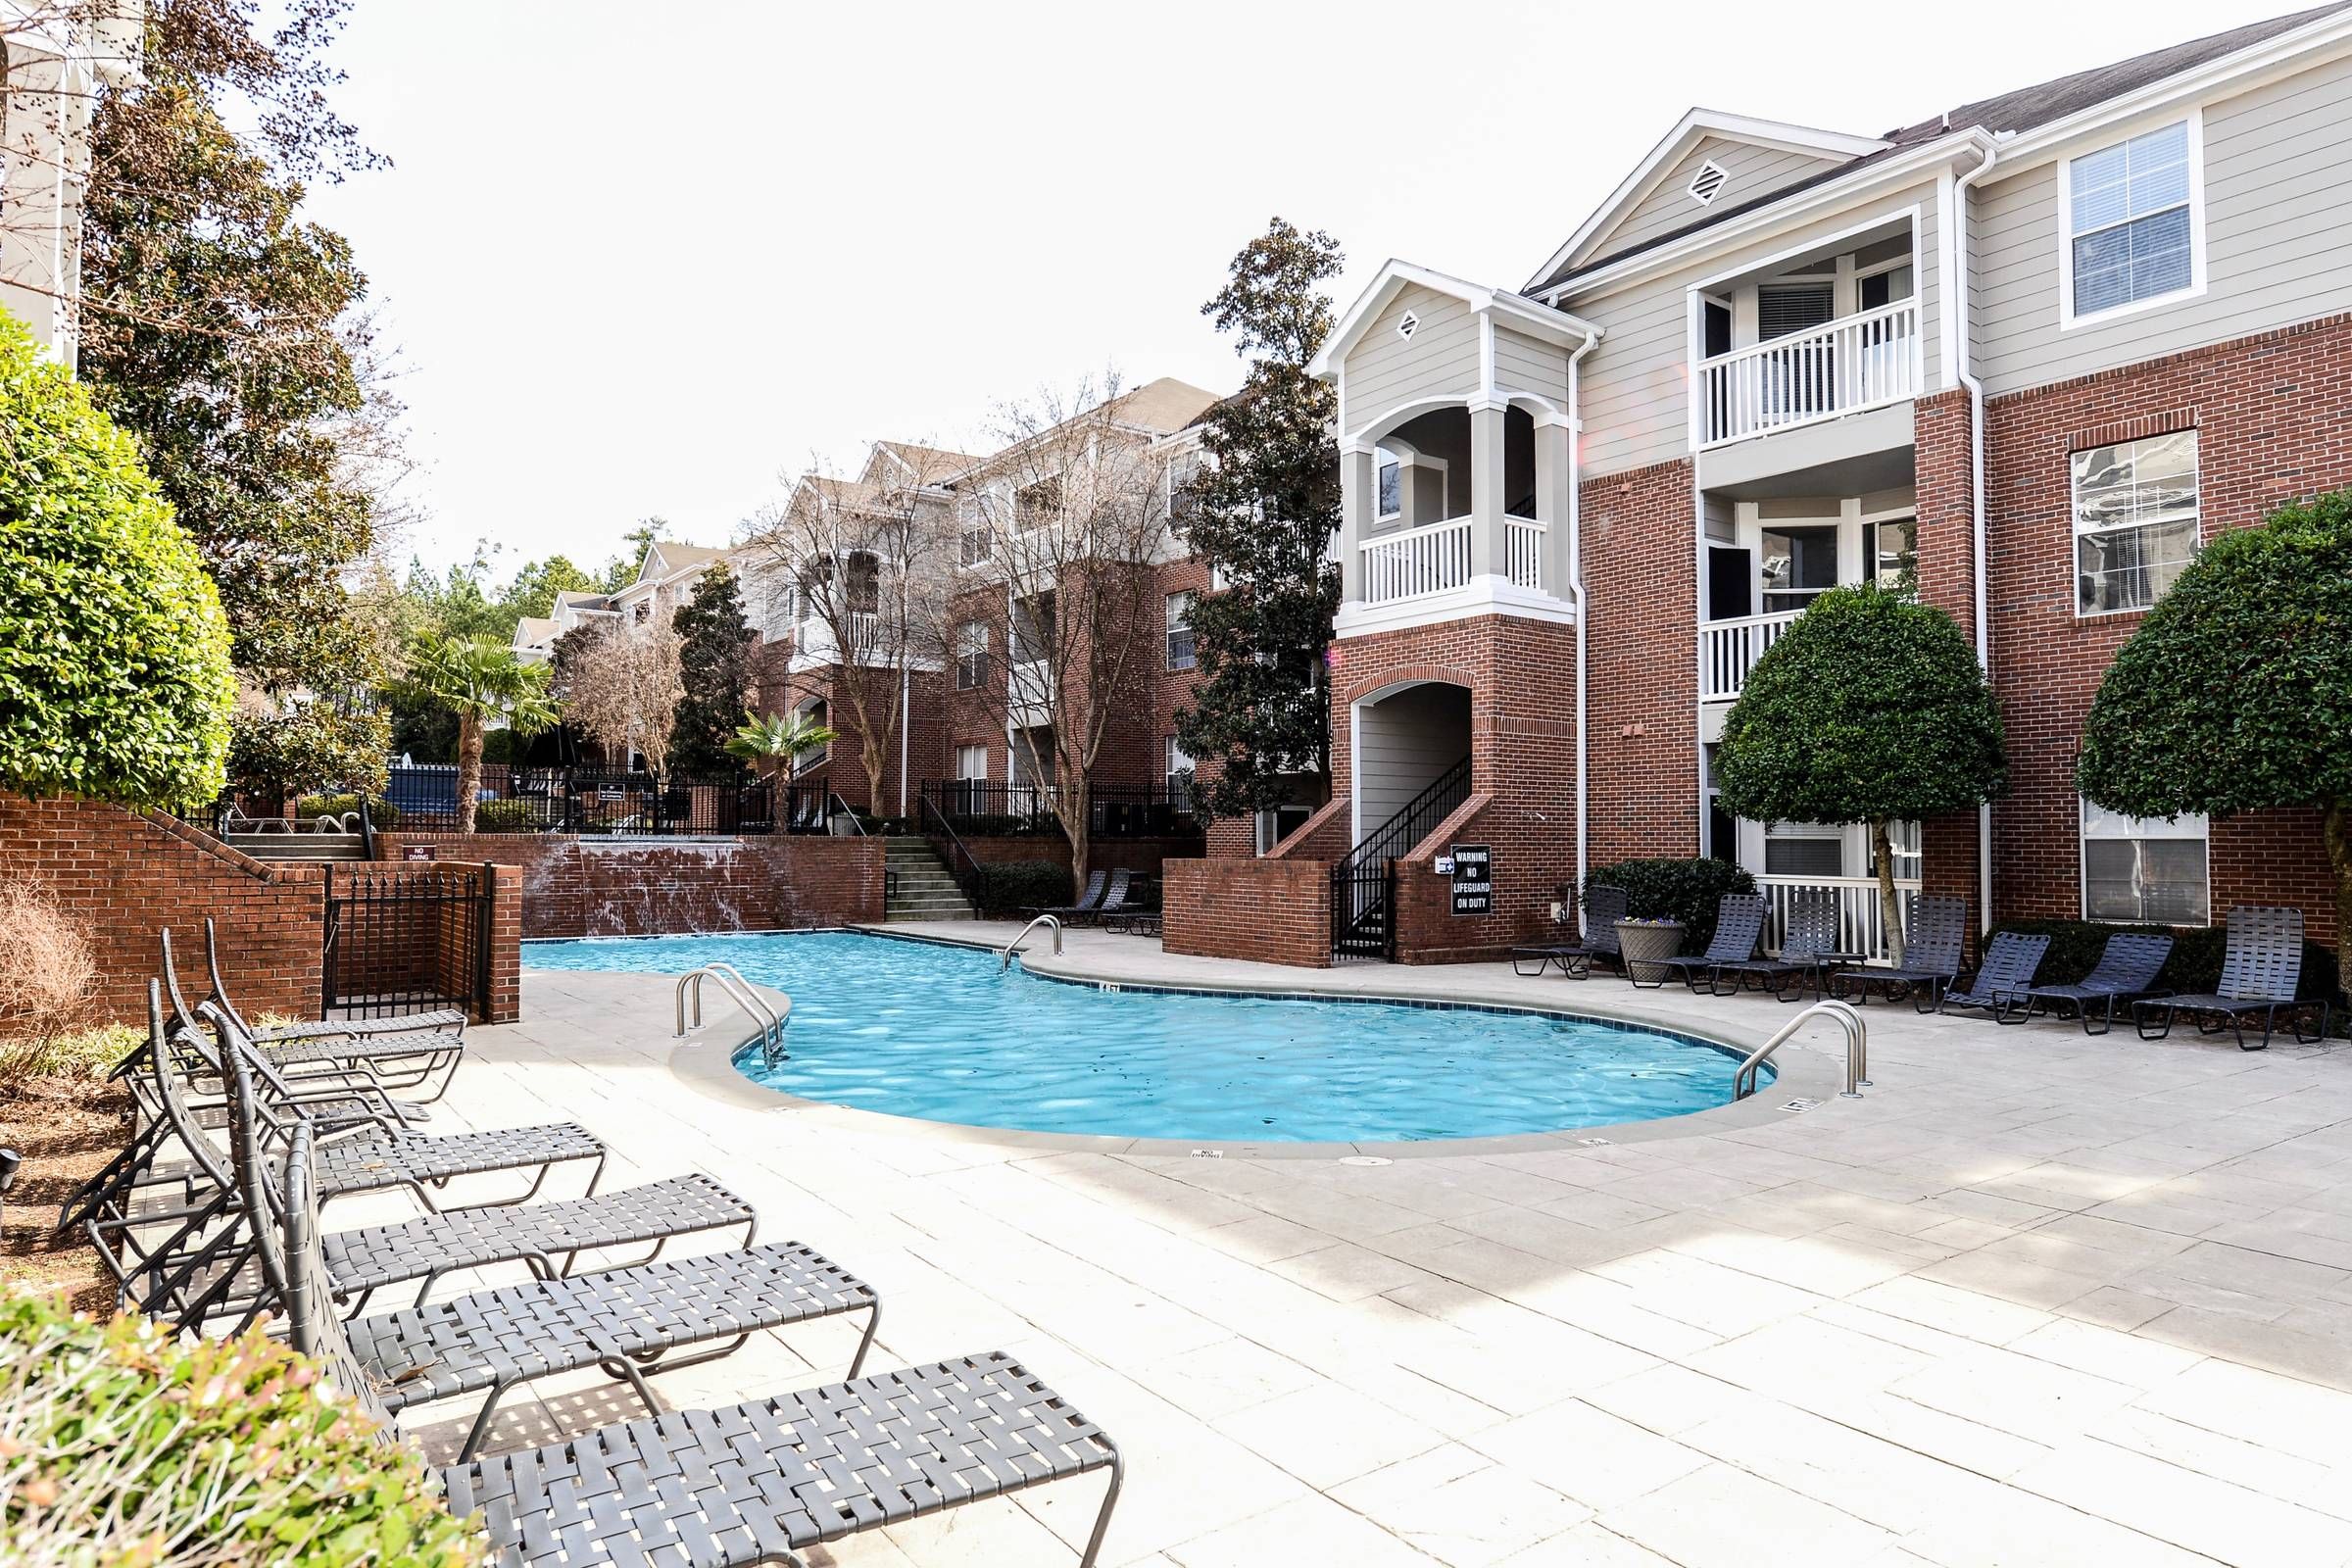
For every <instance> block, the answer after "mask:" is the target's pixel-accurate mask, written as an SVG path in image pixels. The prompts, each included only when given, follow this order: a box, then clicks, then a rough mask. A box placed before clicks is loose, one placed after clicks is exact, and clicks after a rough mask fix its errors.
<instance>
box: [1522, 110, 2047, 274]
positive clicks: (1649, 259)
mask: <svg viewBox="0 0 2352 1568" xmlns="http://www.w3.org/2000/svg"><path fill="white" fill-rule="evenodd" d="M1994 145H1995V144H1994V141H1993V138H1992V137H1991V136H1990V135H1989V134H1987V133H1986V132H1985V131H1983V130H1981V129H1976V128H1974V127H1972V128H1970V129H1968V130H1962V131H1955V132H1953V133H1952V134H1951V135H1949V136H1938V137H1937V138H1936V140H1934V141H1929V142H1922V143H1920V144H1919V146H1917V147H1915V148H1913V149H1911V150H1910V151H1908V152H1905V153H1901V154H1898V155H1896V156H1895V157H1892V158H1888V159H1887V160H1885V161H1884V162H1881V163H1876V164H1872V165H1870V166H1869V167H1868V168H1867V169H1860V170H1856V171H1855V172H1853V174H1852V175H1851V176H1849V177H1847V178H1843V179H1833V180H1829V181H1826V182H1824V183H1822V184H1819V185H1811V186H1807V187H1806V188H1805V189H1803V190H1801V191H1797V192H1795V193H1793V194H1791V195H1789V196H1788V197H1785V198H1783V199H1782V200H1780V201H1777V202H1773V203H1770V204H1769V205H1767V206H1763V207H1759V208H1757V209H1755V210H1754V211H1753V212H1748V213H1742V214H1740V216H1739V217H1738V218H1735V219H1731V220H1729V221H1725V222H1721V223H1714V224H1710V225H1709V226H1707V227H1705V228H1702V229H1698V230H1696V231H1695V232H1693V233H1691V234H1687V235H1685V236H1684V237H1683V238H1681V239H1679V240H1677V241H1675V242H1674V243H1673V244H1671V245H1661V246H1659V247H1658V248H1657V249H1655V250H1649V251H1643V252H1642V254H1640V255H1639V256H1629V257H1627V258H1626V259H1625V260H1624V261H1622V262H1615V263H1612V264H1610V265H1609V266H1607V267H1604V268H1602V269H1600V270H1598V271H1594V272H1588V273H1586V274H1584V275H1583V276H1581V277H1575V278H1571V279H1569V280H1568V281H1567V282H1565V283H1560V284H1557V285H1555V286H1554V287H1553V288H1552V289H1551V291H1550V295H1551V298H1553V299H1558V300H1565V299H1568V298H1571V297H1575V296H1582V295H1588V294H1594V293H1600V292H1605V291H1607V290H1609V289H1614V288H1617V287H1620V286H1622V285H1623V284H1625V283H1627V282H1630V281H1632V280H1634V279H1637V278H1640V277H1643V276H1647V275H1649V274H1651V273H1654V272H1670V271H1677V270H1681V269H1683V268H1685V267H1688V266H1689V265H1690V264H1691V262H1692V261H1693V260H1694V259H1696V258H1698V257H1701V256H1704V255H1705V254H1706V253H1707V252H1709V251H1714V250H1726V249H1730V248H1732V247H1733V246H1736V245H1744V244H1746V243H1748V242H1749V241H1751V240H1753V239H1755V238H1756V237H1757V236H1758V235H1759V234H1765V233H1769V232H1771V231H1772V230H1773V229H1776V228H1785V227H1789V226H1791V225H1794V224H1796V223H1800V222H1806V221H1811V220H1812V219H1814V218H1815V217H1818V216H1819V215H1820V214H1821V213H1822V212H1823V211H1825V210H1830V209H1835V208H1838V207H1844V206H1848V205H1851V204H1853V203H1855V202H1859V201H1862V200H1865V199H1867V198H1868V197H1870V196H1872V195H1874V194H1876V193H1877V192H1879V191H1880V190H1882V189H1884V188H1886V187H1887V186H1888V185H1900V184H1910V183H1912V182H1915V181H1917V180H1919V179H1921V178H1923V177H1925V176H1926V173H1927V172H1928V171H1930V170H1932V169H1934V168H1936V166H1937V165H1939V164H1943V163H1946V162H1948V161H1950V160H1951V159H1954V158H1957V157H1959V156H1960V155H1961V154H1962V153H1964V152H1968V151H1970V150H1972V149H1974V150H1980V151H1981V150H1988V149H1990V148H1992V147H1993V146H1994ZM2006 162H2007V159H2006V158H2005V157H2004V159H2003V163H2004V164H2006Z"/></svg>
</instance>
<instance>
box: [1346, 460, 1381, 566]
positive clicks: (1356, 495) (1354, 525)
mask: <svg viewBox="0 0 2352 1568" xmlns="http://www.w3.org/2000/svg"><path fill="white" fill-rule="evenodd" d="M1373 458H1374V454H1373V452H1372V451H1371V450H1370V449H1369V448H1367V449H1365V450H1364V451H1361V452H1350V453H1348V454H1347V455H1346V456H1345V457H1343V458H1342V459H1341V460H1340V598H1341V600H1342V601H1343V602H1348V601H1354V600H1360V599H1362V598H1363V597H1364V558H1363V551H1362V548H1361V547H1362V545H1363V542H1364V540H1365V538H1366V537H1367V536H1369V535H1370V533H1371V532H1372V510H1373V506H1374V504H1375V502H1377V501H1378V499H1379V497H1378V494H1377V487H1378V485H1379V482H1380V476H1379V475H1378V474H1376V473H1375V472H1373Z"/></svg>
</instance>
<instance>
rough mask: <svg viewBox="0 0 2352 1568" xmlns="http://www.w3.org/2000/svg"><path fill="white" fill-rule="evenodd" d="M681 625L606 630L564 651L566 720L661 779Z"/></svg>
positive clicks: (679, 693) (661, 621)
mask: <svg viewBox="0 0 2352 1568" xmlns="http://www.w3.org/2000/svg"><path fill="white" fill-rule="evenodd" d="M678 649H679V643H678V633H677V628H676V627H674V626H673V625H671V623H670V618H669V616H667V615H665V614H660V613H656V614H654V615H652V616H650V617H648V618H647V619H645V620H641V621H632V622H629V623H627V624H625V625H616V626H612V627H609V628H605V629H603V630H602V631H600V632H598V633H597V634H596V635H595V636H594V637H592V638H589V639H584V640H583V641H582V642H581V643H580V644H578V645H576V646H574V647H572V648H569V649H566V650H565V651H564V652H565V658H564V677H563V678H564V718H565V719H567V720H569V721H570V723H571V725H572V727H573V728H575V729H577V730H579V732H580V733H581V734H583V735H585V736H587V737H588V738H589V739H590V740H592V741H594V742H596V744H597V745H599V746H601V747H603V748H604V749H605V751H606V753H607V754H608V755H610V756H613V757H615V758H618V759H620V760H621V761H622V762H623V763H625V762H626V761H627V760H628V755H629V752H630V750H631V749H632V748H634V749H635V750H636V751H638V752H641V753H643V754H644V756H645V765H646V768H647V769H648V770H649V771H650V772H652V773H653V774H654V776H655V777H657V778H660V777H662V776H663V775H665V774H666V773H667V772H668V770H669V744H670V737H671V735H672V733H673V732H674V731H675V729H676V725H677V711H678V700H679V699H680V698H682V697H684V696H685V695H686V687H685V684H684V682H683V681H682V680H681V679H680V678H679V669H680V664H679V654H678Z"/></svg>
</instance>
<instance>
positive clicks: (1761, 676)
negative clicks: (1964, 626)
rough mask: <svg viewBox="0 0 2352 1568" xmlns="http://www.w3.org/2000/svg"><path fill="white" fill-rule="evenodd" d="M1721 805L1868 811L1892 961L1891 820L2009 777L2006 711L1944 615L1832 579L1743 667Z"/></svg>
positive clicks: (1794, 816)
mask: <svg viewBox="0 0 2352 1568" xmlns="http://www.w3.org/2000/svg"><path fill="white" fill-rule="evenodd" d="M1714 777H1715V783H1716V786H1717V788H1718V790H1719V791H1720V792H1721V797H1722V803H1723V808H1724V809H1725V810H1727V811H1730V812H1732V813H1733V814H1734V815H1736V816H1741V817H1745V818H1747V819H1748V820H1750V821H1763V822H1867V823H1869V824H1870V851H1871V858H1872V859H1873V860H1874V861H1875V862H1876V864H1877V868H1878V877H1879V915H1880V919H1881V921H1882V922H1883V924H1884V925H1885V927H1886V931H1887V948H1888V950H1889V951H1890V953H1891V954H1892V956H1893V957H1894V960H1895V962H1897V963H1900V962H1901V961H1902V957H1903V936H1902V932H1903V922H1902V910H1901V907H1900V906H1899V905H1897V903H1896V902H1895V896H1894V852H1893V846H1892V844H1891V843H1890V842H1889V835H1888V832H1887V825H1888V824H1889V823H1891V822H1899V821H1910V820H1916V819H1917V818H1920V817H1927V816H1936V815H1940V814H1942V813H1943V812H1946V811H1958V810H1962V809H1967V808H1970V807H1974V806H1979V805H1982V804H1983V803H1985V802H1986V801H1989V800H1991V799H1992V798H1993V797H1994V796H1996V795H1998V794H1999V793H2000V792H2001V790H2002V789H2003V788H2004V787H2005V786H2006V784H2007V782H2008V764H2007V762H2006V761H2005V760H2003V758H2002V751H2001V715H2000V710H1999V709H1998V708H1997V707H1996V706H1995V705H1994V703H1993V699H1992V688H1991V686H1990V685H1989V684H1988V683H1987V682H1986V680H1985V671H1984V668H1983V667H1982V666H1981V665H1979V664H1978V662H1977V657H1976V654H1975V653H1974V652H1973V651H1971V649H1970V648H1969V646H1968V640H1967V639H1966V638H1964V637H1963V636H1961V634H1960V628H1959V627H1958V626H1956V625H1954V624H1953V623H1952V617H1951V616H1949V615H1947V614H1945V613H1943V612H1942V611H1940V610H1936V609H1934V608H1933V607H1931V606H1928V605H1923V604H1920V603H1918V602H1917V601H1915V600H1913V599H1911V598H1910V597H1909V596H1907V595H1904V594H1901V593H1897V592H1893V591H1890V590H1887V589H1883V588H1880V587H1878V586H1876V585H1875V584H1866V585H1864V586H1861V587H1857V588H1833V589H1831V590H1830V591H1829V592H1827V593H1824V594H1822V595H1820V596H1819V597H1817V598H1816V599H1815V600H1814V601H1813V603H1812V605H1811V606H1810V607H1809V608H1808V609H1807V610H1806V611H1805V613H1803V614H1801V615H1799V616H1797V617H1796V620H1795V621H1794V622H1793V623H1792V624H1790V626H1789V629H1788V630H1787V631H1785V632H1783V633H1782V634H1781V638H1780V641H1778V642H1776V643H1774V644H1773V645H1772V647H1770V648H1769V649H1767V650H1765V653H1764V657H1763V658H1761V659H1759V660H1757V661H1756V667H1755V668H1754V669H1753V670H1752V671H1750V672H1749V674H1748V677H1747V682H1746V685H1745V686H1744V688H1743V689H1742V690H1741V692H1740V700H1739V701H1738V702H1736V703H1734V704H1733V705H1732V711H1731V712H1730V713H1728V714H1727V715H1725V718H1724V721H1723V742H1722V745H1721V746H1720V747H1719V748H1718V749H1717V751H1716V754H1715V773H1714Z"/></svg>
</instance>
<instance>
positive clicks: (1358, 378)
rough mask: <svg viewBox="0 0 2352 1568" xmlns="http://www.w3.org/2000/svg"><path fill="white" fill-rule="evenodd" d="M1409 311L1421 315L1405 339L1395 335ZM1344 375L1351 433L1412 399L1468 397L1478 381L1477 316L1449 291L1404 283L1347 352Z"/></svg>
mask: <svg viewBox="0 0 2352 1568" xmlns="http://www.w3.org/2000/svg"><path fill="white" fill-rule="evenodd" d="M1408 310H1409V311H1411V312H1412V313H1413V314H1414V315H1415V316H1417V317H1419V318H1420V324H1419V325H1418V326H1416V327H1415V328H1414V329H1413V335H1412V336H1411V337H1410V338H1409V339H1408V338H1402V337H1398V336H1397V322H1398V321H1399V320H1401V319H1403V317H1404V313H1405V312H1406V311H1408ZM1343 373H1344V374H1345V375H1346V376H1347V392H1348V424H1349V426H1350V433H1352V432H1353V431H1354V430H1360V429H1362V428H1363V427H1364V426H1365V425H1366V424H1368V423H1370V422H1371V421H1372V420H1373V419H1374V418H1375V417H1378V416H1379V415H1380V414H1382V413H1383V412H1385V411H1386V410H1389V409H1393V408H1396V407H1397V405H1398V404H1400V403H1409V402H1411V401H1413V400H1414V399H1416V398H1424V397H1435V396H1440V395H1445V396H1463V397H1467V396H1468V395H1469V394H1470V393H1471V392H1473V391H1475V390H1476V389H1477V387H1478V385H1479V363H1478V319H1477V318H1476V317H1474V316H1473V315H1471V312H1470V307H1469V306H1468V305H1467V304H1466V303H1465V302H1463V301H1461V300H1458V299H1456V298H1454V297H1453V296H1452V295H1450V294H1440V293H1438V292H1437V291H1436V290H1434V289H1426V288H1423V287H1421V286H1420V285H1418V284H1408V285H1407V286H1406V287H1405V288H1404V289H1403V290H1402V291H1401V292H1399V293H1398V294H1397V298H1396V299H1395V300H1393V301H1391V302H1390V304H1389V308H1388V309H1387V310H1385V311H1383V312H1382V313H1381V314H1380V319H1378V320H1376V321H1374V322H1373V323H1372V329H1371V330H1370V331H1369V332H1366V333H1365V334H1364V336H1363V337H1362V339H1361V340H1360V341H1358V342H1357V343H1356V345H1355V347H1354V348H1352V349H1350V350H1349V351H1348V358H1347V360H1346V362H1345V364H1344V366H1343Z"/></svg>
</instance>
